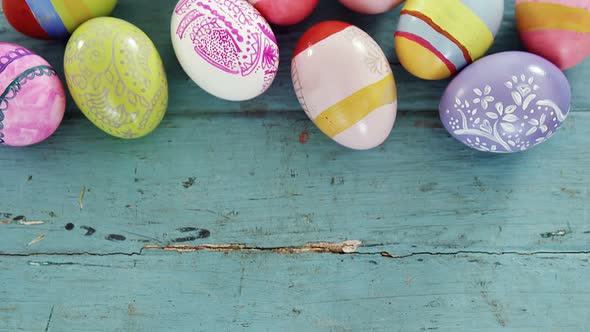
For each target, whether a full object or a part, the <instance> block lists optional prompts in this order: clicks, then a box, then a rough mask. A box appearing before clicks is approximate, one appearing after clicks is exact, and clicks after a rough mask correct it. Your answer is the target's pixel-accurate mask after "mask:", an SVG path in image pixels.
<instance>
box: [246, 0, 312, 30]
mask: <svg viewBox="0 0 590 332" xmlns="http://www.w3.org/2000/svg"><path fill="white" fill-rule="evenodd" d="M249 2H250V3H251V4H252V5H253V6H254V8H256V9H257V10H258V11H259V12H260V13H261V14H262V16H264V17H265V18H266V20H267V21H268V22H270V23H272V24H276V25H284V26H287V25H294V24H298V23H301V22H302V21H303V20H305V19H306V18H308V17H309V15H311V13H312V12H313V10H314V9H315V8H316V6H317V5H318V2H319V0H297V1H293V0H249Z"/></svg>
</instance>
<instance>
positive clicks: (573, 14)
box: [516, 2, 590, 33]
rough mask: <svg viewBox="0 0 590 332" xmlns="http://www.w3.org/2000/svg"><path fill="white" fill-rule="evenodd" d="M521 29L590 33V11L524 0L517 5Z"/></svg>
mask: <svg viewBox="0 0 590 332" xmlns="http://www.w3.org/2000/svg"><path fill="white" fill-rule="evenodd" d="M516 16H517V18H518V28H519V29H520V31H535V30H568V31H575V32H583V33H590V11H588V10H585V9H583V8H575V7H569V6H564V5H561V4H557V3H549V2H524V3H520V4H518V5H517V6H516Z"/></svg>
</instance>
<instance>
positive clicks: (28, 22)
mask: <svg viewBox="0 0 590 332" xmlns="http://www.w3.org/2000/svg"><path fill="white" fill-rule="evenodd" d="M2 8H3V10H4V15H5V16H6V20H8V22H9V23H10V25H12V26H13V27H14V28H15V29H16V30H17V31H19V32H20V33H23V34H25V35H27V36H29V37H34V38H41V39H49V35H48V34H47V32H45V30H43V28H42V27H41V25H39V22H37V19H36V18H35V15H33V13H32V12H31V9H30V8H29V5H27V2H26V1H24V0H22V1H21V0H19V1H16V0H2Z"/></svg>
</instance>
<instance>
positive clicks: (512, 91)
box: [440, 52, 571, 153]
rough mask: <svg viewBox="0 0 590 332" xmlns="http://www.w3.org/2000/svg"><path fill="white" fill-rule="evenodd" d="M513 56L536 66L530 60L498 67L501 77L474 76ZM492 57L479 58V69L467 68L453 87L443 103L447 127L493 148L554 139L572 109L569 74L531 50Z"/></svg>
mask: <svg viewBox="0 0 590 332" xmlns="http://www.w3.org/2000/svg"><path fill="white" fill-rule="evenodd" d="M510 56H513V57H521V58H523V59H524V60H525V62H526V60H527V59H528V60H529V62H530V61H531V60H532V61H538V62H539V63H537V64H535V65H533V66H534V67H533V70H531V67H530V66H531V65H526V64H525V65H523V66H521V67H520V68H521V70H516V71H513V72H511V73H508V72H507V71H506V72H505V71H504V70H501V69H500V70H499V71H500V72H501V73H499V74H496V75H495V76H497V78H498V80H494V79H491V80H489V79H488V80H486V78H484V77H485V76H486V75H483V76H482V77H481V78H477V77H470V76H471V75H472V74H475V73H481V71H479V70H481V66H486V65H487V66H488V67H490V68H501V62H502V58H504V59H506V58H507V57H510ZM488 58H489V59H487V60H491V61H492V62H495V63H494V64H492V63H489V62H488V61H484V63H479V64H478V63H477V62H476V64H475V65H477V67H479V68H475V69H474V70H471V71H470V70H469V69H470V68H469V67H468V68H467V69H466V71H464V72H463V73H462V74H460V76H458V77H457V78H456V79H455V80H454V81H453V82H452V83H451V85H450V86H449V89H448V90H447V92H446V93H445V96H443V100H442V101H441V108H440V114H441V120H442V121H443V124H444V126H445V127H446V128H447V129H448V130H449V132H450V133H451V134H452V135H453V136H454V137H456V138H457V139H459V140H460V141H462V142H463V143H465V144H466V145H468V146H470V147H472V148H474V149H477V150H480V151H488V152H495V153H511V152H519V151H525V150H528V149H529V148H531V147H534V146H536V145H539V144H541V143H543V142H545V141H546V140H548V139H549V138H551V137H552V136H553V135H554V134H555V132H556V131H557V130H558V129H559V127H560V126H561V125H562V123H563V122H564V121H565V120H566V118H567V116H568V113H569V100H570V98H571V97H570V91H569V84H568V83H567V79H566V78H565V76H564V75H563V74H562V73H561V72H560V71H559V70H558V69H557V68H556V67H555V66H553V65H551V64H550V63H549V62H547V61H546V60H543V59H541V58H540V57H537V56H534V55H531V54H526V53H522V52H505V53H504V54H499V55H495V56H490V57H488ZM486 62H487V64H486ZM508 67H512V68H518V67H513V66H508ZM512 68H511V69H512ZM471 69H473V68H471ZM497 71H498V70H497ZM500 77H501V78H500ZM547 77H549V78H547ZM471 79H474V81H473V83H471V81H470V80H471ZM475 81H478V82H477V83H476V82H475ZM457 82H458V83H457ZM466 82H470V83H471V84H469V83H468V84H465V83H466ZM460 85H462V86H460ZM459 86H460V87H459Z"/></svg>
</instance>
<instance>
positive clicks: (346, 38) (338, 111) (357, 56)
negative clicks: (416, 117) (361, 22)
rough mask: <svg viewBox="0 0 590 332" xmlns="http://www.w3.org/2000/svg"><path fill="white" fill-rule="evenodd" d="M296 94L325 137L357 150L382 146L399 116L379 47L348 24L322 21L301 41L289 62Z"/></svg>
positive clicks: (388, 72)
mask: <svg viewBox="0 0 590 332" xmlns="http://www.w3.org/2000/svg"><path fill="white" fill-rule="evenodd" d="M291 76H292V80H293V86H294V89H295V93H296V95H297V98H298V100H299V103H300V104H301V106H302V108H303V109H304V111H305V113H306V114H307V116H308V117H309V118H310V119H311V120H312V121H313V122H314V123H315V125H316V126H317V127H318V128H319V129H320V130H321V131H322V132H323V133H324V134H326V135H327V136H328V137H330V138H331V139H333V140H334V141H336V142H337V143H339V144H341V145H343V146H345V147H348V148H351V149H356V150H367V149H372V148H374V147H376V146H378V145H380V144H381V143H383V142H384V141H385V140H386V139H387V137H388V136H389V134H390V133H391V130H392V128H393V125H394V122H395V118H396V115H397V90H396V86H395V79H394V76H393V73H392V71H391V67H390V66H389V62H388V61H387V58H386V56H385V54H384V53H383V51H382V49H381V47H380V46H379V45H378V44H377V43H376V42H375V41H374V40H373V38H371V36H369V35H368V34H367V33H366V32H364V31H362V30H361V29H359V28H357V27H356V26H353V25H351V24H348V23H345V22H340V21H326V22H322V23H319V24H317V25H315V26H313V27H312V28H311V29H309V30H308V31H307V32H306V33H305V34H304V35H303V36H302V37H301V39H300V41H299V43H298V44H297V47H296V48H295V54H294V56H293V60H292V62H291Z"/></svg>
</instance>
